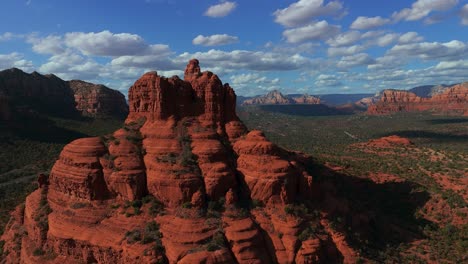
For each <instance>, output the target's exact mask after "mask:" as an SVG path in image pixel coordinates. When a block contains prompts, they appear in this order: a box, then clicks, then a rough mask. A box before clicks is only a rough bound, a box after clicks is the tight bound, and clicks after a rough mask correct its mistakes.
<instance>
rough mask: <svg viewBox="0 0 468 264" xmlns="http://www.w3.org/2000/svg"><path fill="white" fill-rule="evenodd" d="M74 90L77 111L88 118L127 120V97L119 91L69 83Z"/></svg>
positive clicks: (101, 86) (94, 85)
mask: <svg viewBox="0 0 468 264" xmlns="http://www.w3.org/2000/svg"><path fill="white" fill-rule="evenodd" d="M67 83H68V85H69V86H70V88H71V89H72V90H73V95H74V98H75V103H76V109H77V110H78V111H80V112H81V113H82V114H83V115H87V116H96V115H104V116H115V117H120V118H125V117H126V116H127V115H128V106H127V102H126V101H125V96H124V95H123V94H122V93H120V92H119V91H116V90H113V89H110V88H108V87H106V86H104V85H102V84H93V83H88V82H84V81H80V80H71V81H68V82H67Z"/></svg>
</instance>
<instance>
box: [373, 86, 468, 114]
mask: <svg viewBox="0 0 468 264" xmlns="http://www.w3.org/2000/svg"><path fill="white" fill-rule="evenodd" d="M419 111H429V112H432V113H437V114H454V115H464V116H467V115H468V83H466V82H465V83H462V84H457V85H454V86H451V87H450V88H447V89H445V90H444V91H443V92H441V93H437V94H435V95H434V96H432V97H429V98H423V97H419V96H417V95H416V94H414V93H412V92H408V91H401V90H385V91H383V92H382V95H381V98H380V100H379V101H378V102H376V103H375V104H373V105H371V106H369V108H368V110H367V113H368V114H373V115H379V114H391V113H396V112H419Z"/></svg>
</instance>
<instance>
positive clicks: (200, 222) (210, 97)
mask: <svg viewBox="0 0 468 264" xmlns="http://www.w3.org/2000/svg"><path fill="white" fill-rule="evenodd" d="M128 98H129V106H130V113H129V115H128V118H127V120H126V122H125V126H124V127H123V128H122V129H119V130H117V131H115V132H114V133H113V134H111V135H106V136H103V137H100V138H99V137H94V138H83V139H78V140H75V141H73V142H71V143H70V144H68V145H67V146H66V147H65V148H64V149H63V151H62V153H61V154H60V157H59V159H58V160H57V162H56V163H55V165H54V166H53V168H52V170H51V172H50V176H49V181H48V183H49V184H48V185H43V186H42V187H41V188H40V189H39V190H36V191H35V192H34V193H32V194H31V195H30V196H28V198H27V200H26V204H25V206H24V208H23V207H18V209H17V212H16V213H15V215H14V217H12V219H11V221H10V223H9V224H8V226H7V229H6V232H5V234H4V235H3V236H2V240H5V242H6V243H5V246H4V249H5V250H6V252H7V254H6V260H7V263H83V262H86V263H337V262H340V261H341V260H342V258H343V257H342V255H341V253H340V252H339V251H338V249H337V247H336V246H335V244H334V242H333V241H334V240H333V237H332V235H331V234H330V233H327V232H325V231H320V234H317V235H316V234H314V233H312V232H311V231H310V230H311V229H310V227H309V226H308V225H309V224H308V223H310V222H311V221H313V220H314V219H315V220H314V221H315V224H316V225H320V223H319V222H317V221H316V216H317V215H315V216H313V215H312V214H311V213H308V211H307V210H306V209H304V208H305V207H304V205H303V204H302V205H300V204H299V201H300V202H301V203H308V201H309V202H312V201H313V200H314V199H316V198H317V197H319V196H320V194H319V191H318V188H317V187H316V186H315V187H314V180H313V177H312V176H311V175H310V174H309V172H308V171H307V170H306V168H307V166H308V165H307V163H308V158H306V157H304V156H302V155H300V154H298V153H294V152H289V151H286V150H284V149H281V148H280V147H278V146H276V145H275V144H273V143H271V142H270V141H268V140H267V139H266V137H265V136H264V134H263V133H262V132H260V131H251V132H248V131H247V130H246V128H245V126H244V125H243V124H242V122H241V121H240V120H239V119H238V117H237V115H236V112H235V106H236V103H235V101H236V95H235V93H234V91H233V89H232V88H231V87H230V86H229V85H228V84H223V83H222V82H221V81H220V79H219V78H218V77H217V76H216V75H215V74H213V73H211V72H201V70H200V67H199V62H198V61H197V60H191V61H190V62H189V63H188V65H187V68H186V70H185V77H184V80H181V79H179V78H178V77H171V78H165V77H162V76H159V75H158V74H157V73H156V72H149V73H146V74H144V75H143V76H142V77H141V78H140V79H139V80H137V81H136V82H135V84H134V85H133V86H132V87H131V88H130V90H129V96H128ZM320 230H324V229H323V227H322V228H321V229H320ZM340 245H341V244H340ZM340 248H342V246H340ZM346 249H347V248H346ZM347 250H348V249H347ZM348 251H349V250H348ZM350 259H352V258H350ZM350 262H351V261H350Z"/></svg>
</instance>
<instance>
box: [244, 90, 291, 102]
mask: <svg viewBox="0 0 468 264" xmlns="http://www.w3.org/2000/svg"><path fill="white" fill-rule="evenodd" d="M292 103H294V101H293V100H291V99H289V98H287V97H286V96H284V95H283V94H282V93H281V92H280V91H278V90H273V91H271V92H269V93H267V94H266V95H263V96H258V97H254V98H252V99H249V100H245V101H244V103H242V104H243V105H254V104H292Z"/></svg>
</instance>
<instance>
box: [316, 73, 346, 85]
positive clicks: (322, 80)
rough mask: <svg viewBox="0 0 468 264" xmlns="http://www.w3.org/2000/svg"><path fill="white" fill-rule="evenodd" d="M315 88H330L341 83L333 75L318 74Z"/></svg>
mask: <svg viewBox="0 0 468 264" xmlns="http://www.w3.org/2000/svg"><path fill="white" fill-rule="evenodd" d="M314 84H315V85H316V86H322V87H332V86H340V85H342V84H343V83H342V82H341V81H340V80H339V79H338V77H337V76H335V75H329V74H320V75H319V76H317V78H316V79H315V83H314Z"/></svg>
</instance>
